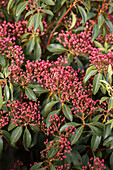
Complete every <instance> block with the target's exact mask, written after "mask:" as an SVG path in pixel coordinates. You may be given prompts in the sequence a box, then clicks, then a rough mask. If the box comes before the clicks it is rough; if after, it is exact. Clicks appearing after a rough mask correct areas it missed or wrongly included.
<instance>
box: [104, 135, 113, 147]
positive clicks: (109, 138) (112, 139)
mask: <svg viewBox="0 0 113 170" xmlns="http://www.w3.org/2000/svg"><path fill="white" fill-rule="evenodd" d="M112 142H113V136H110V137H108V138H107V139H105V141H104V142H103V146H106V145H110V144H111V143H112Z"/></svg>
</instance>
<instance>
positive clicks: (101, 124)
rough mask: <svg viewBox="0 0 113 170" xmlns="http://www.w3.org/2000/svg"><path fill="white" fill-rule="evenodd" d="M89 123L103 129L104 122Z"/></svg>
mask: <svg viewBox="0 0 113 170" xmlns="http://www.w3.org/2000/svg"><path fill="white" fill-rule="evenodd" d="M89 124H90V125H93V126H98V127H100V128H102V129H104V124H103V123H101V122H94V121H93V122H91V123H89Z"/></svg>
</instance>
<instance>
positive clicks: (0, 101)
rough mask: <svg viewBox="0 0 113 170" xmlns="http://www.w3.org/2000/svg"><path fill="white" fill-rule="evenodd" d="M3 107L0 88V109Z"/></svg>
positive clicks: (0, 89)
mask: <svg viewBox="0 0 113 170" xmlns="http://www.w3.org/2000/svg"><path fill="white" fill-rule="evenodd" d="M2 105H3V98H2V87H1V86H0V109H1V107H2Z"/></svg>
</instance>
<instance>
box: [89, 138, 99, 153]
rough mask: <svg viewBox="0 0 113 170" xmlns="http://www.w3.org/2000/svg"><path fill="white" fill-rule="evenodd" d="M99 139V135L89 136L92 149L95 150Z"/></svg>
mask: <svg viewBox="0 0 113 170" xmlns="http://www.w3.org/2000/svg"><path fill="white" fill-rule="evenodd" d="M100 141H101V136H100V137H99V136H97V135H93V136H92V138H91V148H92V150H93V151H95V150H96V149H97V148H98V146H99V144H100Z"/></svg>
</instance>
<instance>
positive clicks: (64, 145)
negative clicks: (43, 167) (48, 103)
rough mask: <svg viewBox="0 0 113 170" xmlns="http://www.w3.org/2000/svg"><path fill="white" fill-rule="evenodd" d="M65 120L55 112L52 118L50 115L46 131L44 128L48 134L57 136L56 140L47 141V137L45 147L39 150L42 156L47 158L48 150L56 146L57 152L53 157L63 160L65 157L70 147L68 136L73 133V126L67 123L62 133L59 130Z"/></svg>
mask: <svg viewBox="0 0 113 170" xmlns="http://www.w3.org/2000/svg"><path fill="white" fill-rule="evenodd" d="M64 121H65V117H63V118H62V117H61V116H58V115H57V114H54V117H53V118H52V115H51V116H50V120H49V122H50V123H51V125H50V127H49V128H47V132H46V129H45V132H46V134H47V136H48V135H50V136H51V135H52V136H54V137H57V138H58V139H57V140H52V141H50V142H48V139H47V140H46V142H44V144H45V145H46V149H45V150H43V151H42V152H41V155H42V157H45V156H46V157H47V158H48V155H47V153H48V151H49V150H50V149H52V148H56V147H57V148H56V150H57V153H56V154H55V157H54V159H55V160H59V159H60V160H63V159H65V158H66V154H68V153H69V152H70V151H71V150H72V149H71V144H70V141H69V138H70V137H71V135H72V134H74V133H75V130H76V128H75V126H71V125H69V126H68V127H67V128H66V129H64V131H63V133H62V132H60V128H61V126H62V125H63V123H64Z"/></svg>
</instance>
